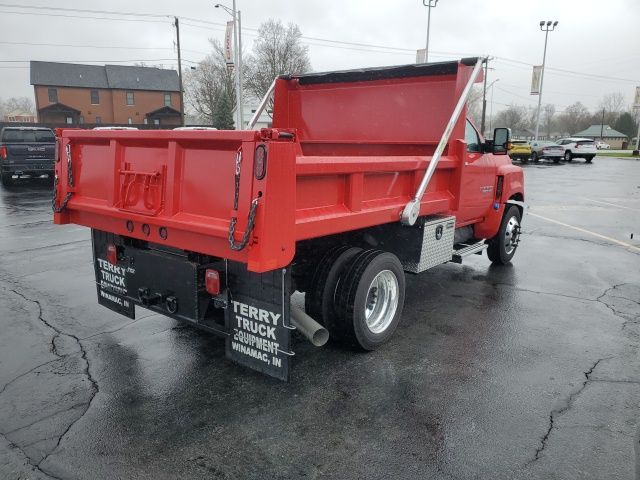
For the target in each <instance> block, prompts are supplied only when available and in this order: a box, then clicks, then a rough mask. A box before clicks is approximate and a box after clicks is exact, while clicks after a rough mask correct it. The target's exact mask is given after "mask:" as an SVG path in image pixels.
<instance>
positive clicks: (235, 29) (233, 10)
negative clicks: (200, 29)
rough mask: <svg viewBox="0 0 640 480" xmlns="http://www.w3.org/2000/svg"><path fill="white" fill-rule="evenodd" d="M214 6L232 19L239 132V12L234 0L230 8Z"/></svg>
mask: <svg viewBox="0 0 640 480" xmlns="http://www.w3.org/2000/svg"><path fill="white" fill-rule="evenodd" d="M214 6H215V8H222V9H223V10H224V11H225V12H227V13H228V14H229V15H231V17H233V49H234V57H235V59H234V64H235V70H236V130H241V129H242V127H244V125H243V123H244V119H243V112H242V31H241V30H240V28H241V24H240V12H239V11H238V10H236V0H233V5H232V8H229V7H227V6H226V5H223V4H221V3H216V4H215V5H214Z"/></svg>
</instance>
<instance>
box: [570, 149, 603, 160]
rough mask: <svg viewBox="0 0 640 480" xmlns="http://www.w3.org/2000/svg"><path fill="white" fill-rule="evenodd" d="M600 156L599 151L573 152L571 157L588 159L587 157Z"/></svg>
mask: <svg viewBox="0 0 640 480" xmlns="http://www.w3.org/2000/svg"><path fill="white" fill-rule="evenodd" d="M597 154H598V151H597V150H594V151H593V152H571V156H572V157H573V158H587V157H595V156H596V155H597Z"/></svg>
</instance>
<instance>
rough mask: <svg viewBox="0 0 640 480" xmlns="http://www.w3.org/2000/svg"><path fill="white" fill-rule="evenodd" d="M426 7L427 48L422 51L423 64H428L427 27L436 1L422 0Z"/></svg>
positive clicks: (436, 3) (429, 24)
mask: <svg viewBox="0 0 640 480" xmlns="http://www.w3.org/2000/svg"><path fill="white" fill-rule="evenodd" d="M422 4H423V5H424V6H425V7H427V48H426V49H425V51H424V63H429V27H430V26H431V9H432V8H435V7H436V5H438V0H422Z"/></svg>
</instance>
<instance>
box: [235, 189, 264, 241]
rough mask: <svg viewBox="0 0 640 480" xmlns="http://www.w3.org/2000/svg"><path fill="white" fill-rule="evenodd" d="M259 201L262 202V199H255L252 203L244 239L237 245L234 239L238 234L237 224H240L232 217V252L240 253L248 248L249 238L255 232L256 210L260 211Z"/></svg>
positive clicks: (243, 235)
mask: <svg viewBox="0 0 640 480" xmlns="http://www.w3.org/2000/svg"><path fill="white" fill-rule="evenodd" d="M258 200H260V197H256V198H254V199H253V200H252V202H251V208H250V209H249V216H248V219H247V228H246V230H245V231H244V233H243V234H242V238H241V239H240V241H239V242H238V243H236V240H235V238H234V235H235V233H236V223H238V218H237V217H231V223H230V224H229V247H231V250H235V251H240V250H242V249H243V248H244V247H246V246H247V244H248V243H249V236H250V235H251V232H252V231H253V225H254V222H255V219H256V210H257V209H258Z"/></svg>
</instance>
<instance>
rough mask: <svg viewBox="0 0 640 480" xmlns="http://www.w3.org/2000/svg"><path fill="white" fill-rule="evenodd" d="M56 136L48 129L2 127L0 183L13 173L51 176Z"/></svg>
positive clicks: (0, 132) (0, 136)
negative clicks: (0, 180)
mask: <svg viewBox="0 0 640 480" xmlns="http://www.w3.org/2000/svg"><path fill="white" fill-rule="evenodd" d="M55 145H56V137H55V135H54V134H53V131H52V130H51V129H50V128H44V127H4V128H3V129H2V130H0V177H1V179H2V185H4V186H5V187H6V186H9V185H11V184H12V183H13V176H14V175H16V176H18V177H21V176H23V175H29V176H32V177H39V176H41V175H45V174H47V175H49V178H53V163H54V155H55Z"/></svg>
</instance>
